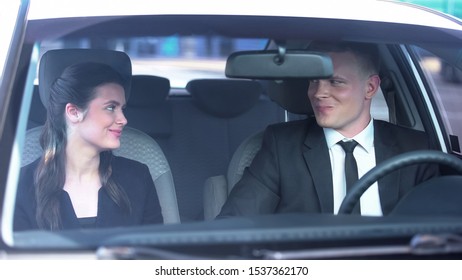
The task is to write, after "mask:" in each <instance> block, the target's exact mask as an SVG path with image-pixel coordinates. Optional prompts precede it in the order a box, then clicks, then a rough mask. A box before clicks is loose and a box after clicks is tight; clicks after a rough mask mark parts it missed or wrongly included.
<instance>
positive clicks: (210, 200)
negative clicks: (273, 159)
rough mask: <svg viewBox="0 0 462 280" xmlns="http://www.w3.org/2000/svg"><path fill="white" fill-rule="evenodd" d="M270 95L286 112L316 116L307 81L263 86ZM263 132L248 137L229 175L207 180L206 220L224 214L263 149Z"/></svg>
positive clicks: (229, 167)
mask: <svg viewBox="0 0 462 280" xmlns="http://www.w3.org/2000/svg"><path fill="white" fill-rule="evenodd" d="M263 84H264V86H265V88H266V92H267V94H268V96H269V97H270V98H271V99H272V100H273V101H274V102H276V103H277V104H279V105H280V106H281V107H282V108H283V109H285V110H286V111H287V112H289V113H291V114H295V115H298V116H302V115H303V116H310V115H312V114H313V110H312V108H311V105H310V104H309V101H308V98H307V95H306V93H307V91H308V85H309V83H308V81H307V80H302V79H300V80H285V81H283V80H281V81H267V82H264V83H263ZM262 139H263V131H259V132H257V133H255V134H253V135H251V136H249V137H248V138H246V139H245V140H244V141H242V143H241V144H240V145H239V146H238V148H237V149H236V151H235V152H234V154H233V156H232V158H231V160H230V162H229V165H228V170H227V174H226V175H218V176H213V177H209V178H207V180H206V181H205V183H204V198H203V199H204V219H205V220H211V219H214V218H215V217H216V216H217V215H218V214H219V213H220V211H221V207H222V206H223V204H224V203H225V202H226V199H227V198H228V194H229V193H230V192H231V190H232V189H233V187H234V185H235V184H236V183H237V182H238V181H239V180H240V179H241V177H242V175H243V173H244V170H245V168H246V167H247V166H249V165H250V163H251V162H252V160H253V158H254V157H255V155H256V154H257V152H258V150H260V147H261V144H262Z"/></svg>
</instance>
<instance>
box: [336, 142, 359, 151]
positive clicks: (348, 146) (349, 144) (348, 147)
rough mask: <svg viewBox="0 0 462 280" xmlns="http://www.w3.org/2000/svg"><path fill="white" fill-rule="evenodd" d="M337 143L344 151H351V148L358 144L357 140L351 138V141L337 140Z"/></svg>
mask: <svg viewBox="0 0 462 280" xmlns="http://www.w3.org/2000/svg"><path fill="white" fill-rule="evenodd" d="M338 144H339V145H340V146H342V148H343V149H344V150H345V153H353V150H354V149H355V148H356V146H357V145H358V142H356V141H355V140H352V141H339V142H338Z"/></svg>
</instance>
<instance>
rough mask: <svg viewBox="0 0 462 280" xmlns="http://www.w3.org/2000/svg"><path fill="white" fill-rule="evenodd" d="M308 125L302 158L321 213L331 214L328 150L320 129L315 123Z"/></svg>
mask: <svg viewBox="0 0 462 280" xmlns="http://www.w3.org/2000/svg"><path fill="white" fill-rule="evenodd" d="M308 125H309V127H308V130H307V135H306V138H305V142H304V145H305V147H304V152H303V157H304V158H305V162H306V165H307V167H308V170H309V173H310V174H311V178H312V179H313V184H314V187H315V189H316V192H317V194H318V199H319V204H320V205H321V212H322V213H332V212H333V211H334V202H333V183H332V169H331V164H330V157H329V150H328V148H327V144H326V140H325V137H324V132H323V130H322V128H321V127H319V126H318V125H317V124H316V123H315V122H309V124H308Z"/></svg>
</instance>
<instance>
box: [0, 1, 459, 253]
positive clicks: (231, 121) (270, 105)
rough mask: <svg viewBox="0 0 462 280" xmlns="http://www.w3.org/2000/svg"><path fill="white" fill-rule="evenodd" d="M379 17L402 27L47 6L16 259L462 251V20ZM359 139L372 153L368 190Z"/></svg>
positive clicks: (28, 124) (29, 106)
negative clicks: (348, 145) (48, 254)
mask: <svg viewBox="0 0 462 280" xmlns="http://www.w3.org/2000/svg"><path fill="white" fill-rule="evenodd" d="M173 2H176V1H173ZM289 2H290V3H296V2H292V1H289ZM369 2H374V4H372V3H371V4H370V5H377V7H376V6H371V8H372V7H375V8H376V10H375V11H378V10H380V9H385V10H386V11H390V9H396V10H395V11H396V13H397V14H396V15H394V14H393V13H391V12H384V13H383V14H380V13H376V12H375V13H374V14H375V15H376V17H375V18H373V17H372V15H366V14H364V13H361V12H357V13H356V12H352V11H350V12H348V13H345V14H342V13H340V10H342V7H341V5H340V6H339V7H336V8H335V9H333V10H332V11H330V12H329V9H326V10H325V11H324V12H320V11H322V10H321V8H320V7H314V8H313V9H312V10H310V11H304V12H302V11H299V9H294V8H293V6H291V7H292V8H289V7H286V8H283V9H281V10H280V11H272V10H263V11H260V10H259V9H258V6H254V5H249V10H248V11H247V12H244V11H240V12H238V11H234V10H233V11H226V9H224V8H222V7H218V6H217V7H216V6H215V5H212V6H211V7H209V8H208V9H206V10H204V12H201V13H196V12H193V11H188V10H187V9H185V8H184V7H183V8H180V7H177V8H178V10H177V9H176V7H175V6H173V4H172V5H170V4H169V5H167V6H165V7H163V8H161V9H159V10H156V9H154V8H153V7H151V5H148V4H146V7H145V10H143V11H140V10H139V7H138V8H134V7H131V6H130V7H127V8H126V9H127V10H126V11H121V10H117V8H116V7H119V6H117V5H116V7H113V8H111V9H108V10H107V11H105V12H104V13H107V14H103V13H102V12H101V9H96V8H95V10H94V13H93V12H92V13H91V15H88V16H85V15H83V14H77V15H71V11H69V10H66V11H64V10H63V14H61V15H58V14H59V13H58V12H56V13H57V14H56V15H51V16H50V15H48V14H46V15H45V14H43V15H42V14H40V12H39V11H38V10H34V9H37V8H36V6H31V11H30V14H29V18H28V19H27V28H25V29H24V31H23V32H24V33H23V35H24V36H23V41H21V43H20V44H19V43H18V44H19V45H18V46H17V48H16V49H17V50H20V55H18V56H17V60H16V61H17V67H16V69H15V72H14V73H15V75H14V76H15V79H14V82H15V83H14V87H13V86H12V88H13V89H12V93H11V94H12V95H11V96H12V97H11V100H12V101H11V102H15V103H14V105H11V107H10V108H12V109H11V111H12V112H9V111H8V112H9V113H8V114H16V115H12V116H14V117H11V118H9V119H8V120H11V121H10V122H12V123H10V127H11V128H12V129H11V130H12V131H14V132H10V136H9V138H7V139H9V140H8V141H10V142H7V140H4V141H6V142H5V143H10V146H11V150H12V151H13V153H12V155H11V158H10V160H9V162H8V166H9V171H8V175H5V176H4V177H5V178H8V183H5V186H6V187H5V189H6V191H5V193H4V194H3V193H2V194H3V195H1V196H0V197H5V202H4V203H3V209H5V210H4V211H3V212H2V219H1V220H2V236H3V240H4V242H5V244H8V246H10V247H11V248H14V249H16V250H19V251H21V250H25V251H27V250H37V249H39V250H94V251H97V253H98V254H99V255H98V257H100V258H122V259H123V258H179V259H185V258H186V259H189V258H211V259H223V258H237V259H272V258H286V259H313V258H314V259H316V258H344V257H345V258H361V257H364V256H374V255H375V256H382V257H383V256H384V255H388V256H394V257H396V256H398V257H399V256H401V255H411V256H412V257H411V258H418V257H419V256H420V255H419V254H420V253H421V252H422V250H428V251H426V252H430V254H435V252H437V251H438V250H441V252H442V250H444V249H442V248H443V247H444V248H448V247H450V245H452V244H457V246H458V247H457V248H459V249H458V250H460V248H461V246H460V238H461V237H460V233H462V220H461V217H462V209H461V207H460V205H459V203H458V202H457V201H458V200H460V195H461V194H462V193H461V192H462V189H461V190H459V189H460V184H461V182H462V181H461V176H460V175H461V173H462V163H461V160H460V158H461V156H462V152H461V149H460V145H461V144H462V143H461V139H462V122H461V117H462V116H461V113H460V109H459V108H461V107H462V98H461V96H460V94H461V92H462V70H461V69H462V66H461V63H460V53H461V52H462V47H461V46H462V24H461V22H460V21H458V20H456V19H454V18H451V17H449V16H447V15H444V14H440V13H437V12H435V11H431V12H429V11H426V10H425V9H419V8H417V7H412V6H410V5H406V4H397V3H391V2H390V3H389V2H388V1H378V2H377V3H375V1H369ZM367 5H369V4H367ZM179 6H181V5H179ZM132 8H133V10H132ZM301 10H303V9H301ZM385 10H384V11H385ZM111 12H112V13H111ZM76 13H77V12H76ZM78 13H84V12H82V11H79V12H78ZM406 13H409V14H412V15H413V16H414V18H406V19H404V18H402V17H399V14H406ZM379 14H380V15H379ZM431 19H433V21H432V20H431ZM432 22H433V23H432ZM332 43H336V44H340V43H342V44H343V43H348V44H351V46H350V45H347V47H346V48H345V49H342V50H338V49H335V48H334V49H332V48H330V49H329V47H326V46H327V45H330V44H332ZM352 46H353V47H352ZM358 46H360V47H361V52H362V51H364V52H366V51H368V50H369V49H367V47H372V48H373V50H374V52H373V55H369V56H367V55H366V56H362V55H361V54H359V55H358V52H357V51H356V50H352V49H351V48H355V47H358ZM365 46H366V47H365ZM363 47H364V48H363ZM350 55H351V56H350ZM356 55H358V56H357V57H356ZM352 57H354V58H352ZM371 57H372V58H371ZM375 59H376V60H377V67H375V66H374V65H375V64H374V63H375V62H374V61H375ZM366 60H367V61H368V60H371V61H372V62H364V61H366ZM379 60H380V63H379V62H378V61H379ZM345 61H347V62H348V63H358V64H360V65H361V67H363V66H364V69H367V70H364V69H362V70H361V71H359V70H358V71H355V70H354V69H356V68H354V69H353V70H351V69H352V68H350V67H346V68H344V67H343V66H342V63H344V62H345ZM81 62H85V63H86V65H84V64H85V63H81ZM92 63H94V64H98V65H99V64H104V65H106V66H107V65H109V66H110V69H112V70H114V71H115V72H114V74H113V75H112V76H110V77H109V74H108V76H107V77H106V76H105V77H103V76H104V75H102V74H101V73H102V72H103V70H101V69H103V68H95V69H96V70H95V69H92V68H91V67H90V66H93V67H96V66H98V65H90V64H92ZM371 65H372V66H371ZM78 66H82V67H83V66H87V67H89V68H88V69H85V70H79V69H78V68H77V67H78ZM72 67H75V68H72ZM99 67H102V66H101V65H99ZM374 67H375V68H374ZM82 69H83V68H82ZM358 69H359V68H358ZM371 69H372V70H371ZM369 70H370V72H367V71H369ZM366 72H367V73H366ZM364 73H366V74H367V75H366V74H364ZM72 75H75V76H76V78H74V77H73V76H72ZM357 75H358V76H359V77H360V78H358V79H357V80H358V82H355V81H356V78H355V77H356V76H357ZM100 76H101V77H100ZM77 77H81V78H82V80H81V81H80V80H78V78H77ZM99 78H100V79H106V80H104V81H103V82H96V81H95V82H94V83H95V84H94V85H92V84H91V83H92V82H93V80H96V79H99ZM76 81H78V83H77V82H76ZM114 84H115V86H114ZM111 85H112V87H111ZM362 85H364V86H362ZM72 86H74V87H75V88H72ZM68 87H69V88H71V89H67V88H68ZM350 90H356V91H357V92H361V94H363V95H362V96H361V97H360V98H352V97H351V96H350V97H349V96H348V93H347V92H348V91H350ZM108 92H109V93H111V94H113V95H111V98H107V99H104V98H106V97H107V95H105V94H109V93H108ZM83 93H85V94H87V95H86V97H85V98H86V99H85V100H83V101H82V100H79V99H78V97H75V96H78V95H79V94H83ZM13 97H14V98H13ZM71 97H72V98H74V99H72V98H71ZM66 98H69V99H66ZM99 101H101V104H103V101H104V102H106V103H104V106H103V105H101V106H100V105H98V104H100V103H97V102H99ZM79 102H80V103H79ZM108 104H110V106H109V105H108ZM358 104H359V105H358ZM60 106H61V107H60ZM97 106H100V107H97ZM369 106H370V109H369ZM365 107H367V110H366V111H361V110H359V108H365ZM59 108H60V109H59ZM344 108H346V109H344ZM59 110H61V111H59ZM355 110H357V111H355ZM13 111H14V112H13ZM337 112H343V113H345V112H353V113H346V114H345V115H342V113H338V116H337V115H335V114H337ZM364 112H366V113H364ZM2 113H3V112H2ZM5 114H6V113H5ZM332 115H335V116H336V117H335V118H333V117H332ZM95 116H99V117H95ZM358 120H359V121H358ZM364 120H366V121H364ZM347 122H350V123H354V124H356V123H360V124H361V125H359V126H360V129H356V127H355V129H353V130H352V129H351V126H352V125H351V126H348V125H346V124H345V123H347ZM0 128H1V127H0ZM5 131H6V130H5ZM351 131H354V132H355V133H350V132H351ZM0 132H3V131H0ZM5 137H6V136H5ZM370 137H372V138H370ZM1 139H2V141H3V138H1ZM339 140H344V141H350V140H354V141H357V142H359V144H358V145H357V146H356V147H355V148H354V149H355V150H354V152H353V154H352V155H354V157H355V158H356V161H354V164H355V167H354V168H355V170H354V172H353V173H355V176H356V177H358V174H359V177H360V180H359V181H358V179H353V180H354V181H353V184H354V186H353V191H351V192H350V189H349V187H351V185H350V184H349V175H347V173H348V171H345V170H346V169H349V168H351V166H348V164H347V162H348V160H349V158H346V157H345V155H346V154H348V151H344V150H343V149H342V148H341V145H340V144H337V141H339ZM13 147H15V148H14V149H13ZM358 147H359V148H358ZM92 153H93V154H92ZM95 154H97V156H95ZM90 155H92V156H90ZM95 158H97V160H96V161H95ZM95 162H96V163H97V164H96V165H95ZM345 165H347V167H346V169H345ZM94 166H96V168H93V169H91V168H92V167H94ZM83 167H85V168H83ZM48 168H50V169H48ZM88 170H92V171H93V172H88V173H85V172H84V171H88ZM71 174H72V175H71ZM2 176H3V174H2ZM95 178H96V179H95ZM3 179H4V178H3V177H2V180H3ZM5 182H7V180H6V179H5ZM79 187H80V188H79ZM83 188H88V189H90V190H91V191H89V192H88V193H87V192H84V193H82V192H81V190H82V189H83ZM443 189H444V190H443ZM363 193H364V195H363V196H362V197H361V195H362V194H363ZM360 197H361V198H360ZM124 209H125V210H127V212H124V211H125V210H124ZM355 211H356V213H357V214H354V213H355ZM358 211H359V212H358ZM127 213H129V214H127ZM429 238H430V240H437V241H438V242H440V243H438V242H437V241H435V243H431V242H428V240H429ZM454 240H456V241H454ZM442 243H443V244H445V245H447V244H449V245H448V247H445V246H440V247H438V246H437V245H435V244H442ZM387 246H389V247H387ZM425 246H427V247H425ZM122 247H123V248H132V249H133V250H130V251H124V250H120V248H122ZM385 247H387V248H389V251H387V250H386V249H380V248H385ZM351 248H353V249H351ZM422 248H424V249H422ZM451 248H453V247H451ZM333 250H334V251H333ZM432 250H433V251H432ZM454 250H456V249H454ZM458 252H459V253H460V251H458Z"/></svg>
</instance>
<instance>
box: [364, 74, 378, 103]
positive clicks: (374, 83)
mask: <svg viewBox="0 0 462 280" xmlns="http://www.w3.org/2000/svg"><path fill="white" fill-rule="evenodd" d="M366 86H367V88H366V98H367V99H372V97H374V95H375V94H376V93H377V91H378V90H379V87H380V77H379V75H371V76H370V77H369V78H368V79H367V83H366Z"/></svg>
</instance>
